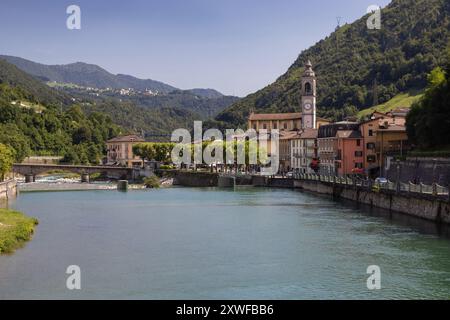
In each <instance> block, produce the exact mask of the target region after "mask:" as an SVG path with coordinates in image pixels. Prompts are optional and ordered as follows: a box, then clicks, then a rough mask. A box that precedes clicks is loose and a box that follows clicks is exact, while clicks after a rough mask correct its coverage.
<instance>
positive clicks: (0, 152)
mask: <svg viewBox="0 0 450 320" xmlns="http://www.w3.org/2000/svg"><path fill="white" fill-rule="evenodd" d="M14 156H15V155H14V150H13V149H12V148H11V147H8V146H6V145H4V144H2V143H0V181H3V180H4V179H5V174H7V173H8V172H10V171H11V168H12V165H13V163H14Z"/></svg>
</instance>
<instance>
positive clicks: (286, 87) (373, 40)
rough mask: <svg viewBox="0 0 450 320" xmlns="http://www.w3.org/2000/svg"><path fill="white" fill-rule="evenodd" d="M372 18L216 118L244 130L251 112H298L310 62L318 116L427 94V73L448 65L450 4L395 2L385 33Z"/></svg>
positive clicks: (324, 43) (342, 31) (387, 12)
mask: <svg viewBox="0 0 450 320" xmlns="http://www.w3.org/2000/svg"><path fill="white" fill-rule="evenodd" d="M368 17H369V15H366V16H364V17H362V18H361V19H359V20H357V21H355V22H354V23H352V24H346V25H344V26H342V27H340V28H337V30H336V31H335V32H333V33H332V34H331V35H329V36H328V37H326V38H325V39H323V40H321V41H319V42H317V43H316V44H315V45H313V46H312V47H310V48H309V49H307V50H304V51H303V52H302V53H301V54H300V55H299V57H298V58H297V60H296V61H295V62H294V63H293V64H292V65H291V67H290V68H289V69H288V70H287V72H286V73H285V74H283V75H282V76H280V77H279V78H278V79H277V80H276V81H275V82H274V83H272V84H270V85H268V86H267V87H265V88H263V89H261V90H259V91H257V92H255V93H253V94H250V95H248V96H247V97H245V98H243V99H241V100H239V101H238V102H236V103H235V104H233V105H232V106H230V107H229V108H227V109H226V110H224V111H223V112H221V113H220V114H219V115H218V116H217V117H216V120H217V121H220V122H225V123H227V124H229V125H234V126H238V125H240V126H243V125H245V122H246V118H247V116H248V114H249V113H250V112H251V111H252V110H253V111H255V112H292V111H294V110H295V111H299V98H300V97H299V93H300V90H299V88H300V77H301V74H302V72H303V66H304V64H305V62H306V61H307V60H308V59H309V60H311V61H312V63H313V65H314V70H315V72H316V75H317V77H318V79H317V82H318V101H317V102H318V109H319V111H318V113H319V115H320V116H324V117H329V118H331V119H333V120H338V119H341V118H343V117H344V116H346V115H350V114H356V113H357V112H358V110H362V109H365V108H368V107H371V106H373V105H377V104H383V103H385V102H387V101H389V100H390V99H391V98H393V97H395V96H397V95H398V94H401V93H407V92H411V91H421V90H423V88H424V87H425V86H426V79H427V74H428V73H429V72H430V71H431V70H432V69H433V68H434V67H436V66H438V65H440V64H442V63H443V62H444V56H445V55H444V53H445V48H446V46H447V44H448V42H449V30H450V1H448V0H393V1H392V2H391V3H390V4H389V5H388V6H387V7H386V8H384V9H383V10H382V27H381V30H369V29H368V28H367V24H366V22H367V19H368ZM374 92H376V95H375V97H374ZM377 97H378V98H377Z"/></svg>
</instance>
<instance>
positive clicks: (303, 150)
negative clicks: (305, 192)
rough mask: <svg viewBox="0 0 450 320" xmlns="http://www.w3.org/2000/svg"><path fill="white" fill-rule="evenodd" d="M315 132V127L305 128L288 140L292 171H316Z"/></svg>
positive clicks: (316, 131)
mask: <svg viewBox="0 0 450 320" xmlns="http://www.w3.org/2000/svg"><path fill="white" fill-rule="evenodd" d="M317 133H318V130H316V129H305V130H303V131H302V132H299V133H298V134H297V135H296V136H294V137H293V138H292V139H291V140H290V147H291V166H292V170H293V171H294V172H298V173H315V172H316V171H317V169H318V167H317V165H318V159H317V158H318V157H317Z"/></svg>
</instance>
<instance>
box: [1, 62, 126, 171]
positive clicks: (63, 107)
mask: <svg viewBox="0 0 450 320" xmlns="http://www.w3.org/2000/svg"><path fill="white" fill-rule="evenodd" d="M69 101H71V99H70V98H69V97H68V96H67V97H66V96H65V95H64V94H61V93H60V92H56V91H54V90H52V89H51V88H48V87H47V86H45V85H44V84H42V83H41V82H40V81H38V80H36V79H34V78H33V77H31V76H29V75H28V74H26V73H24V72H23V71H21V70H19V69H18V68H16V67H15V66H12V65H10V64H8V63H7V62H5V61H2V60H0V144H3V145H6V146H8V147H9V148H12V150H13V154H14V159H13V160H14V161H16V162H20V161H22V160H23V159H24V158H25V157H26V156H29V155H60V156H63V157H64V158H65V160H66V161H67V162H71V163H86V164H87V163H97V162H98V161H99V160H100V159H101V158H102V157H103V154H104V151H105V150H104V149H105V140H107V139H109V138H112V137H114V136H116V135H117V134H119V133H120V132H123V129H121V128H120V127H119V126H117V125H115V124H114V123H113V121H112V120H111V118H110V117H109V116H107V115H105V114H103V113H99V112H92V113H90V114H87V113H85V112H83V110H82V108H81V107H80V106H77V105H72V106H69ZM32 105H40V106H42V107H43V109H42V108H33V107H27V106H32Z"/></svg>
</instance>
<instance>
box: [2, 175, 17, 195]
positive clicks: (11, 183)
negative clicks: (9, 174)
mask: <svg viewBox="0 0 450 320" xmlns="http://www.w3.org/2000/svg"><path fill="white" fill-rule="evenodd" d="M16 195H17V183H16V181H15V180H8V181H4V182H0V200H8V199H10V198H13V197H15V196H16Z"/></svg>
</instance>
